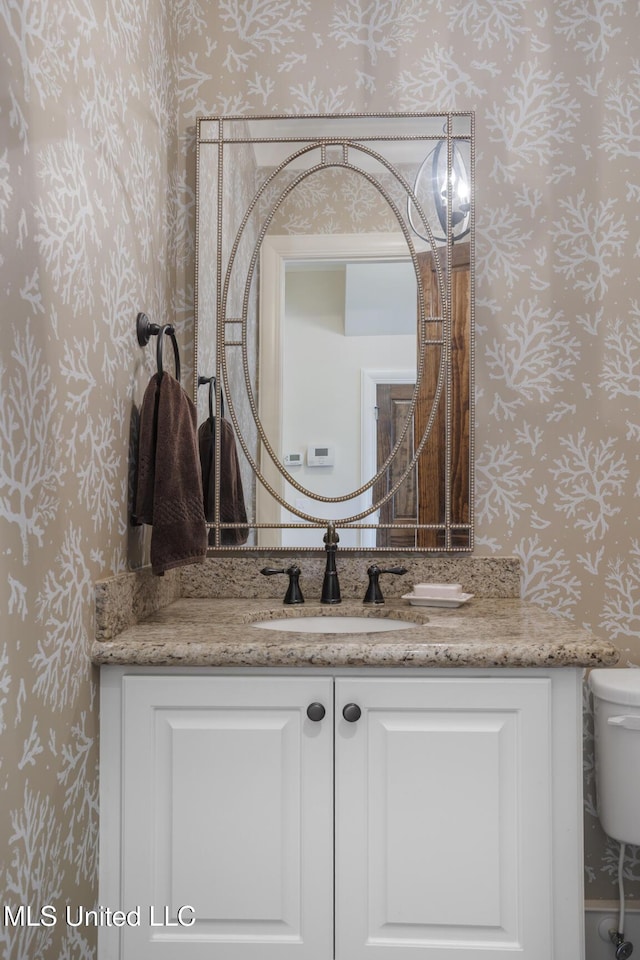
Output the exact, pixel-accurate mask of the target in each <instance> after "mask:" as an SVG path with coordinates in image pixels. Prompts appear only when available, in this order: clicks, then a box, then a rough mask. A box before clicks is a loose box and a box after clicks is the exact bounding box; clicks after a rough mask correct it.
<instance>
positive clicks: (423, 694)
mask: <svg viewBox="0 0 640 960" xmlns="http://www.w3.org/2000/svg"><path fill="white" fill-rule="evenodd" d="M581 674H582V671H581V670H578V669H568V668H559V669H555V670H544V669H534V670H513V669H492V670H484V671H474V670H461V669H459V670H446V669H432V670H429V669H425V670H402V671H398V670H384V671H381V670H379V669H373V670H371V669H370V670H365V669H363V670H349V669H346V670H343V671H342V672H340V671H335V670H334V671H331V670H327V671H324V672H322V671H317V672H313V671H304V670H290V671H288V672H287V671H282V672H277V673H274V672H273V671H271V672H270V671H263V672H262V673H259V672H255V671H254V672H247V671H245V672H241V671H236V672H235V673H231V672H229V671H227V672H224V671H220V670H218V671H216V670H214V669H198V670H197V671H189V670H182V671H180V670H177V671H169V670H167V669H164V670H162V669H160V670H156V671H153V670H149V669H147V668H125V667H109V668H106V669H103V671H102V732H101V737H102V747H101V749H102V768H101V769H102V773H101V776H102V780H101V790H102V811H101V823H102V835H101V890H100V903H101V904H102V905H103V906H109V907H110V908H112V909H113V910H115V909H118V910H121V911H122V912H123V914H124V916H125V919H124V920H123V921H122V924H121V925H120V926H116V925H115V924H113V925H107V926H103V927H102V928H101V929H100V931H99V937H100V940H99V960H154V958H159V960H162V958H165V960H205V958H206V960H276V958H277V960H286V958H287V957H291V958H292V960H294V958H300V960H332V958H334V957H335V958H336V960H365V958H372V960H410V958H411V960H418V958H420V960H443V958H446V960H486V958H487V957H493V956H500V957H501V958H503V960H509V958H516V957H517V958H519V960H553V958H556V960H560V958H561V957H569V956H570V957H571V958H572V960H579V958H580V957H582V956H583V948H582V911H583V902H582V814H581V761H580V758H581V750H580V742H581V741H580V737H581ZM311 704H322V706H323V708H324V710H325V714H324V717H323V718H322V719H310V718H309V716H308V715H307V710H308V708H309V706H310V705H311ZM347 705H351V706H350V708H348V709H347V716H349V717H351V718H352V719H351V720H347V719H345V717H344V716H343V711H344V709H345V707H347ZM354 705H355V706H354ZM355 708H357V709H355ZM315 709H316V711H318V713H320V712H321V711H320V710H319V709H318V707H317V706H316V708H315ZM358 712H359V714H360V715H359V717H358ZM311 714H312V716H317V715H318V714H317V713H314V711H313V710H312V711H311ZM355 717H357V719H354V718H355ZM180 908H183V909H182V910H181V911H180ZM194 918H195V922H192V921H193V920H194ZM119 919H122V918H119ZM180 921H181V922H180Z"/></svg>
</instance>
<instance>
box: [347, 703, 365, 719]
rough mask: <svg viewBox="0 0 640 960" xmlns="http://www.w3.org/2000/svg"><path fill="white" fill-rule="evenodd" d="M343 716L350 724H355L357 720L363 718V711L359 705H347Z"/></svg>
mask: <svg viewBox="0 0 640 960" xmlns="http://www.w3.org/2000/svg"><path fill="white" fill-rule="evenodd" d="M342 716H343V717H344V718H345V720H348V721H349V723H355V722H356V720H359V719H360V717H361V716H362V710H361V709H360V707H359V706H358V704H357V703H347V704H346V706H345V707H344V709H343V711H342Z"/></svg>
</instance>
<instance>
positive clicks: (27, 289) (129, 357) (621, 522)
mask: <svg viewBox="0 0 640 960" xmlns="http://www.w3.org/2000/svg"><path fill="white" fill-rule="evenodd" d="M0 28H1V29H0V44H1V47H0V134H1V136H0V241H1V246H0V297H1V298H2V313H1V324H2V326H1V339H0V350H1V359H0V390H1V400H2V402H1V406H0V536H1V541H0V545H1V552H0V556H1V558H2V560H1V562H2V567H1V571H0V611H1V616H2V622H3V629H2V632H1V634H0V794H1V796H2V803H1V805H0V837H1V844H0V890H2V902H3V903H5V902H10V903H22V902H24V903H29V902H31V903H43V902H47V903H52V902H63V903H81V904H84V905H85V906H87V907H89V906H91V904H92V903H93V901H94V898H95V896H96V859H97V827H98V811H97V802H98V782H97V714H98V700H97V691H96V677H95V676H94V675H93V674H92V672H91V669H90V666H89V662H88V658H87V650H88V645H89V642H90V639H91V635H92V630H93V622H92V584H93V582H94V581H95V580H96V579H99V578H100V577H104V576H106V575H109V574H112V573H116V572H118V571H122V570H124V569H126V568H127V567H130V566H131V567H135V566H137V565H140V564H141V563H143V562H144V561H145V559H146V544H145V542H144V540H143V535H142V533H141V531H140V530H133V529H131V527H130V526H129V524H128V513H129V508H130V503H129V500H130V497H129V475H130V470H129V464H130V461H131V456H130V450H131V444H132V442H133V438H134V437H135V412H136V409H137V407H138V405H139V403H140V400H141V396H142V392H143V390H144V387H145V385H146V382H147V379H148V376H149V374H150V373H151V372H152V370H153V363H154V358H153V355H152V351H150V350H146V351H145V350H142V349H140V348H139V347H138V345H137V342H136V340H135V330H134V322H135V315H136V313H137V312H138V310H145V311H146V312H147V313H148V314H149V316H150V317H151V318H152V319H153V320H155V321H156V322H168V321H174V322H176V324H177V327H178V334H179V339H180V343H181V347H182V359H183V371H184V373H183V378H184V379H183V382H184V383H189V382H190V378H191V373H192V371H191V360H190V357H191V344H192V339H193V324H192V314H193V267H192V263H193V211H194V202H195V196H194V184H195V175H194V165H195V153H194V121H195V118H196V116H198V115H199V114H211V113H242V114H250V113H271V112H297V113H305V112H333V111H351V110H355V111H368V110H371V111H387V110H393V111H410V110H425V109H460V110H469V109H473V110H475V112H476V118H477V148H478V157H477V181H478V190H477V206H478V235H477V319H478V344H477V378H476V379H477V394H478V410H477V437H476V439H477V473H476V484H477V506H476V509H477V552H478V553H481V554H493V555H500V554H505V555H506V554H516V555H517V556H519V557H520V558H521V560H522V568H523V583H522V590H523V595H524V596H525V597H526V598H528V599H529V600H532V601H534V602H536V603H539V604H542V605H543V606H545V607H548V608H550V609H552V610H555V611H556V612H557V613H559V614H560V615H561V616H563V617H568V618H571V619H573V620H575V621H576V622H577V623H580V624H586V625H588V626H589V627H590V628H591V629H592V630H593V631H595V632H596V633H599V634H602V635H606V636H608V637H609V638H611V639H612V640H613V641H614V642H616V643H617V644H618V645H619V646H620V648H621V650H622V662H623V663H625V664H627V663H628V664H633V665H634V666H640V523H639V520H638V507H637V504H638V498H639V496H640V470H639V460H638V451H639V440H640V281H639V279H638V274H639V271H638V258H639V256H640V232H639V212H640V57H639V56H638V49H637V37H638V35H639V33H640V9H639V7H638V4H637V2H636V0H555V2H554V3H544V2H542V0H446V2H445V0H366V2H365V0H255V2H254V3H252V4H246V3H244V2H242V0H219V2H218V3H210V2H206V0H171V2H169V0H65V2H60V0H30V2H29V3H16V2H14V0H0ZM586 717H587V721H588V709H587V710H586ZM588 729H589V724H588V722H587V731H588ZM591 746H592V745H591V741H590V737H589V734H588V733H587V752H586V772H585V783H586V807H587V810H586V830H587V896H589V897H608V896H615V888H614V875H615V869H616V857H617V850H616V849H615V845H614V844H611V843H609V842H607V841H606V839H605V838H604V837H603V836H602V834H601V832H600V831H599V828H598V826H597V822H596V820H595V818H594V791H593V779H592V763H593V755H592V749H591ZM461 868H462V869H464V867H463V865H461ZM627 876H628V880H629V888H628V889H629V892H631V893H635V895H636V896H638V895H639V893H640V854H639V852H638V850H636V849H635V848H632V849H631V856H630V857H629V859H628V861H627ZM634 881H635V882H634ZM0 950H1V955H2V957H3V958H4V960H18V958H20V960H27V958H29V960H33V958H47V960H48V958H53V957H56V958H62V960H66V958H69V960H70V958H74V960H82V958H89V957H94V956H95V944H94V941H93V938H92V932H91V931H86V930H85V931H83V930H81V929H76V928H72V927H64V926H60V925H58V926H57V927H56V928H45V927H40V928H38V927H34V928H29V929H23V930H21V931H19V932H18V931H15V930H8V929H7V928H5V927H0Z"/></svg>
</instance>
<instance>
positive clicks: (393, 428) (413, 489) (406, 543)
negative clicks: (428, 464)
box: [373, 383, 417, 550]
mask: <svg viewBox="0 0 640 960" xmlns="http://www.w3.org/2000/svg"><path fill="white" fill-rule="evenodd" d="M413 391H414V384H412V383H379V384H378V385H377V389H376V406H377V411H378V418H377V421H376V441H377V442H376V446H377V467H376V469H378V470H379V469H380V467H381V466H382V464H383V463H384V461H385V460H386V459H387V457H388V456H389V454H390V453H391V451H392V449H393V447H394V445H395V442H396V440H397V438H398V436H399V434H400V432H401V430H402V428H403V426H404V425H405V423H406V422H407V415H408V412H409V408H410V406H411V397H412V396H413ZM413 453H414V446H413V431H412V430H411V429H409V430H407V433H406V435H405V438H404V442H403V443H402V445H401V447H400V449H399V450H398V452H397V454H396V455H395V457H394V458H393V461H392V462H391V464H390V466H389V467H388V469H387V470H386V471H385V473H384V474H383V476H382V477H381V478H380V480H379V481H378V483H377V484H376V486H375V489H374V495H373V496H374V502H378V501H379V500H380V498H381V497H383V496H384V495H385V493H386V492H387V491H388V490H390V489H391V487H392V486H393V485H394V483H395V482H396V481H397V480H398V479H399V478H400V477H401V476H402V474H403V473H404V472H405V470H406V469H407V465H408V464H409V463H410V462H411V460H412V458H413ZM416 504H417V485H416V471H415V469H414V470H412V471H411V473H410V474H409V476H408V477H407V479H406V481H405V482H404V483H403V484H401V486H400V488H399V489H398V491H397V492H396V493H395V494H394V495H393V496H392V497H391V498H390V499H389V500H387V502H386V503H385V504H383V505H382V507H381V508H380V517H379V521H378V522H379V523H392V524H403V523H408V524H410V525H411V527H415V522H416ZM415 545H416V544H415V532H414V530H413V529H403V528H402V527H399V528H398V529H397V530H394V529H384V528H382V527H380V528H379V529H378V531H377V536H376V546H378V547H389V549H396V550H401V549H411V548H413V547H415Z"/></svg>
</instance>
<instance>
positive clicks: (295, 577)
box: [260, 563, 304, 604]
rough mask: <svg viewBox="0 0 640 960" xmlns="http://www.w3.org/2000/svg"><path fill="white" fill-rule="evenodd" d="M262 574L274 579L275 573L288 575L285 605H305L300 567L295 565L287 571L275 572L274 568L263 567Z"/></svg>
mask: <svg viewBox="0 0 640 960" xmlns="http://www.w3.org/2000/svg"><path fill="white" fill-rule="evenodd" d="M260 573H261V574H262V575H263V576H265V577H272V576H273V575H274V574H275V573H286V574H288V575H289V586H288V588H287V592H286V593H285V595H284V600H283V603H286V604H293V603H304V597H303V596H302V590H301V589H300V582H299V581H300V573H301V570H300V567H299V566H298V565H297V564H295V563H293V564H291V566H290V567H287V569H286V570H275V569H274V568H273V567H263V568H262V570H261V571H260Z"/></svg>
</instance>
